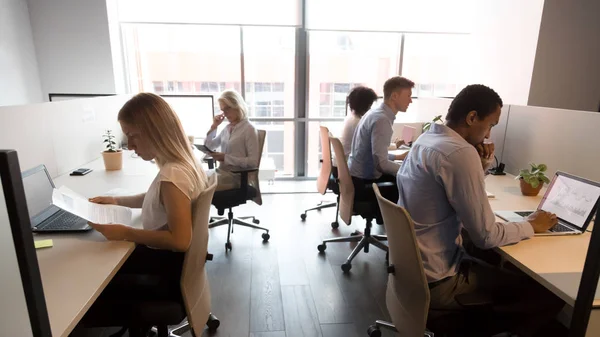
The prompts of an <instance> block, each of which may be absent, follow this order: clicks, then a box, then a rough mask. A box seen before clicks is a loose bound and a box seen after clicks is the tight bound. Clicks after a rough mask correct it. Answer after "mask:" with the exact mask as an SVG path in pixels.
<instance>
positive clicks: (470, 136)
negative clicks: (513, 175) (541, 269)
mask: <svg viewBox="0 0 600 337" xmlns="http://www.w3.org/2000/svg"><path fill="white" fill-rule="evenodd" d="M501 107H502V99H500V96H498V94H497V93H496V92H495V91H494V90H492V89H490V88H488V87H486V86H483V85H469V86H467V87H466V88H464V89H463V90H462V91H461V92H460V93H459V94H458V95H457V96H456V97H455V98H454V100H453V101H452V103H451V104H450V108H449V109H448V114H447V115H446V124H445V125H441V124H433V125H432V126H431V128H430V129H429V131H427V132H426V133H424V134H423V135H421V136H420V137H419V138H418V139H417V140H416V141H415V142H414V143H413V145H412V148H411V151H410V152H409V154H408V156H407V158H406V160H405V161H404V163H403V165H402V167H401V168H400V170H399V171H398V175H397V185H398V189H399V200H398V204H399V205H400V206H402V207H404V208H405V209H406V210H407V211H408V212H409V214H410V215H411V217H412V219H413V220H414V224H415V233H416V236H417V241H418V243H419V248H420V250H421V256H422V259H423V266H424V268H425V274H426V276H427V280H428V282H429V289H430V295H431V301H430V308H431V309H432V310H461V309H462V307H461V306H460V305H459V304H458V302H457V301H456V299H455V296H456V295H461V294H470V293H479V294H481V293H485V294H489V295H491V297H492V298H493V299H494V301H499V302H498V303H497V304H498V305H502V306H503V308H504V311H503V312H505V313H507V312H510V313H518V314H516V315H515V316H516V317H517V318H516V319H513V320H511V321H510V322H511V323H514V326H502V328H514V329H515V330H518V331H515V332H518V333H519V334H522V335H530V334H532V333H533V332H534V331H535V330H536V329H537V328H539V327H540V326H541V325H542V324H544V323H546V322H547V320H549V319H551V318H552V317H553V315H555V314H556V313H557V312H558V311H559V310H560V308H561V304H562V301H560V300H558V299H557V298H555V297H554V296H553V295H552V294H551V293H546V292H545V289H541V286H539V285H538V284H537V283H535V282H531V281H530V280H528V279H526V278H522V277H521V276H518V275H516V274H512V273H508V272H506V271H505V270H504V269H499V268H495V267H492V266H490V265H487V264H484V263H482V262H481V261H479V260H477V259H475V258H473V257H472V256H470V255H469V254H467V253H466V251H465V248H464V247H463V237H462V235H461V231H462V230H463V229H464V230H465V231H466V232H467V233H468V237H469V238H470V240H471V241H472V243H473V244H474V245H475V246H476V248H479V249H490V248H494V247H498V246H503V245H507V244H511V243H516V242H519V241H521V240H524V239H527V238H530V237H531V236H533V234H534V232H545V231H547V230H548V229H549V228H550V227H552V226H554V225H555V224H556V223H557V218H556V215H554V214H551V213H547V212H544V211H538V212H535V213H533V214H532V215H531V216H529V217H528V218H527V220H526V221H522V222H509V223H500V222H496V217H495V216H494V213H493V212H492V209H491V207H490V203H489V201H488V198H487V194H486V191H485V182H484V178H485V173H484V172H486V171H487V168H489V166H490V165H491V162H492V159H493V158H494V146H493V144H488V143H489V142H486V139H488V138H489V137H490V132H491V129H492V127H494V126H495V125H497V124H498V121H499V119H500V113H501ZM502 301H504V302H502ZM525 303H528V304H527V306H525V307H524V306H523V305H524V304H525ZM494 304H496V303H494ZM532 304H533V307H534V308H533V310H532V309H531V307H532ZM511 317H512V316H511ZM496 318H498V317H496ZM467 321H468V319H467ZM498 322H500V320H498ZM490 324H491V323H490ZM490 326H491V325H490Z"/></svg>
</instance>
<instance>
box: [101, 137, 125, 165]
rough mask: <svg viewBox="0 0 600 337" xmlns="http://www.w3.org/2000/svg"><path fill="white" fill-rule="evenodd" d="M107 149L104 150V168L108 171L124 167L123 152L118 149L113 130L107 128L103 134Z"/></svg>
mask: <svg viewBox="0 0 600 337" xmlns="http://www.w3.org/2000/svg"><path fill="white" fill-rule="evenodd" d="M103 137H104V145H105V146H106V149H105V150H104V151H102V159H104V168H105V169H106V170H107V171H113V170H120V169H121V168H122V167H123V152H122V151H121V149H117V142H116V141H115V139H116V137H115V135H113V133H112V131H111V130H106V133H105V134H104V135H103Z"/></svg>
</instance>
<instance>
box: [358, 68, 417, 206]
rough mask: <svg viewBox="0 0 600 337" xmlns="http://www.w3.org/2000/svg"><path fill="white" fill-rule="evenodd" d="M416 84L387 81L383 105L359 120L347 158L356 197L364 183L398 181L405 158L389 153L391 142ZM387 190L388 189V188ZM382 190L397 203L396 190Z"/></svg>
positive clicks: (409, 81) (394, 79)
mask: <svg viewBox="0 0 600 337" xmlns="http://www.w3.org/2000/svg"><path fill="white" fill-rule="evenodd" d="M414 86H415V83H414V82H412V81H411V80H409V79H406V78H404V77H400V76H396V77H392V78H390V79H388V80H387V81H386V82H385V84H384V85H383V103H382V104H381V105H380V106H378V107H376V108H373V109H371V110H369V111H368V112H367V113H366V114H365V115H364V116H363V117H362V118H361V120H360V122H359V123H358V126H357V127H356V131H355V132H354V136H353V138H352V150H351V151H350V158H349V159H348V168H349V169H350V175H351V176H352V178H353V180H354V186H355V189H356V191H355V194H358V193H361V190H362V189H364V186H365V184H369V183H372V182H383V181H387V182H395V181H396V172H398V169H399V168H400V164H399V163H397V162H395V161H394V160H402V159H404V157H405V156H406V154H404V155H398V156H396V155H392V154H389V153H388V147H389V146H390V142H391V141H392V133H393V129H392V126H393V125H394V120H395V119H396V114H397V113H398V111H402V112H406V109H408V106H409V105H410V103H411V102H412V98H411V97H412V88H413V87H414ZM386 190H387V189H386ZM389 190H390V192H391V193H387V191H383V190H382V191H381V192H382V194H383V196H384V197H386V198H388V199H389V200H391V201H393V202H396V201H397V196H398V195H397V191H396V189H395V188H393V189H389Z"/></svg>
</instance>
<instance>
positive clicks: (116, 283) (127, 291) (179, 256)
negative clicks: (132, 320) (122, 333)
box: [100, 245, 185, 300]
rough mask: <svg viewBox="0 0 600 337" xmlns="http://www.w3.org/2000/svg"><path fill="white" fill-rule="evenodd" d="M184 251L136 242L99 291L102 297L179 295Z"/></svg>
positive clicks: (163, 296) (135, 297) (166, 296)
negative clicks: (131, 251) (118, 267)
mask: <svg viewBox="0 0 600 337" xmlns="http://www.w3.org/2000/svg"><path fill="white" fill-rule="evenodd" d="M184 256H185V253H181V252H172V251H167V250H161V249H152V248H148V247H146V246H143V245H138V246H136V247H135V250H134V251H133V253H131V255H130V256H129V258H128V259H127V261H125V263H124V264H123V266H122V267H121V269H119V271H118V272H117V274H116V275H115V277H114V278H113V279H112V280H111V282H110V283H109V284H108V286H107V287H106V289H104V291H103V292H102V294H101V295H100V298H104V299H112V298H117V299H124V298H127V299H149V300H161V299H164V300H171V299H180V298H181V290H180V280H181V271H182V269H183V258H184Z"/></svg>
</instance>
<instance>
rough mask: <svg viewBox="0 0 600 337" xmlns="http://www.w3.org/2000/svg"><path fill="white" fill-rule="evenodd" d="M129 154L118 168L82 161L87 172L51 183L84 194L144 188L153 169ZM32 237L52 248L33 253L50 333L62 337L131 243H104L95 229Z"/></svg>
mask: <svg viewBox="0 0 600 337" xmlns="http://www.w3.org/2000/svg"><path fill="white" fill-rule="evenodd" d="M131 153H132V152H131V151H125V153H123V169H122V170H120V171H105V170H104V164H103V162H102V159H98V160H95V161H94V162H92V163H89V164H86V165H84V167H89V168H92V169H93V170H94V171H93V172H91V173H89V174H87V175H85V176H81V177H71V176H69V175H64V176H60V177H58V178H57V179H55V181H54V183H55V185H56V187H60V186H62V185H65V186H67V187H69V188H70V189H72V190H73V191H75V192H77V193H79V194H81V195H83V196H86V197H92V196H97V195H102V194H104V193H106V192H108V191H109V190H112V189H116V188H123V189H125V190H127V191H128V192H131V193H132V194H136V193H142V192H145V191H146V190H147V188H148V186H150V183H151V182H152V180H153V179H154V177H155V176H156V174H157V172H158V168H157V167H156V165H154V164H152V163H149V162H144V161H143V160H142V159H141V158H137V159H134V158H132V157H131ZM140 213H141V212H140V210H134V213H133V216H134V224H133V225H134V226H140V225H141V219H140ZM34 239H36V240H37V239H53V241H54V246H53V247H52V248H45V249H40V250H37V257H38V262H39V266H40V273H41V277H42V284H43V287H44V296H45V298H46V306H47V307H48V315H49V318H50V326H51V328H52V336H54V337H63V336H64V337H66V336H68V335H69V333H70V332H71V331H72V330H73V328H74V327H75V326H76V325H77V323H78V322H79V320H81V318H82V317H83V315H84V314H85V313H86V311H87V310H88V309H89V307H90V306H91V305H92V303H94V301H95V300H96V298H97V297H98V295H100V293H101V292H102V290H103V289H104V288H105V287H106V285H107V284H108V283H109V282H110V280H111V279H112V277H113V276H114V275H115V273H116V272H117V270H119V268H120V267H121V265H122V264H123V262H125V260H126V259H127V257H128V256H129V254H131V252H132V251H133V248H134V244H133V243H130V242H109V241H107V240H106V239H105V238H104V237H103V236H102V235H101V234H99V233H98V232H95V231H90V232H86V233H74V234H44V235H35V236H34Z"/></svg>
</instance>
